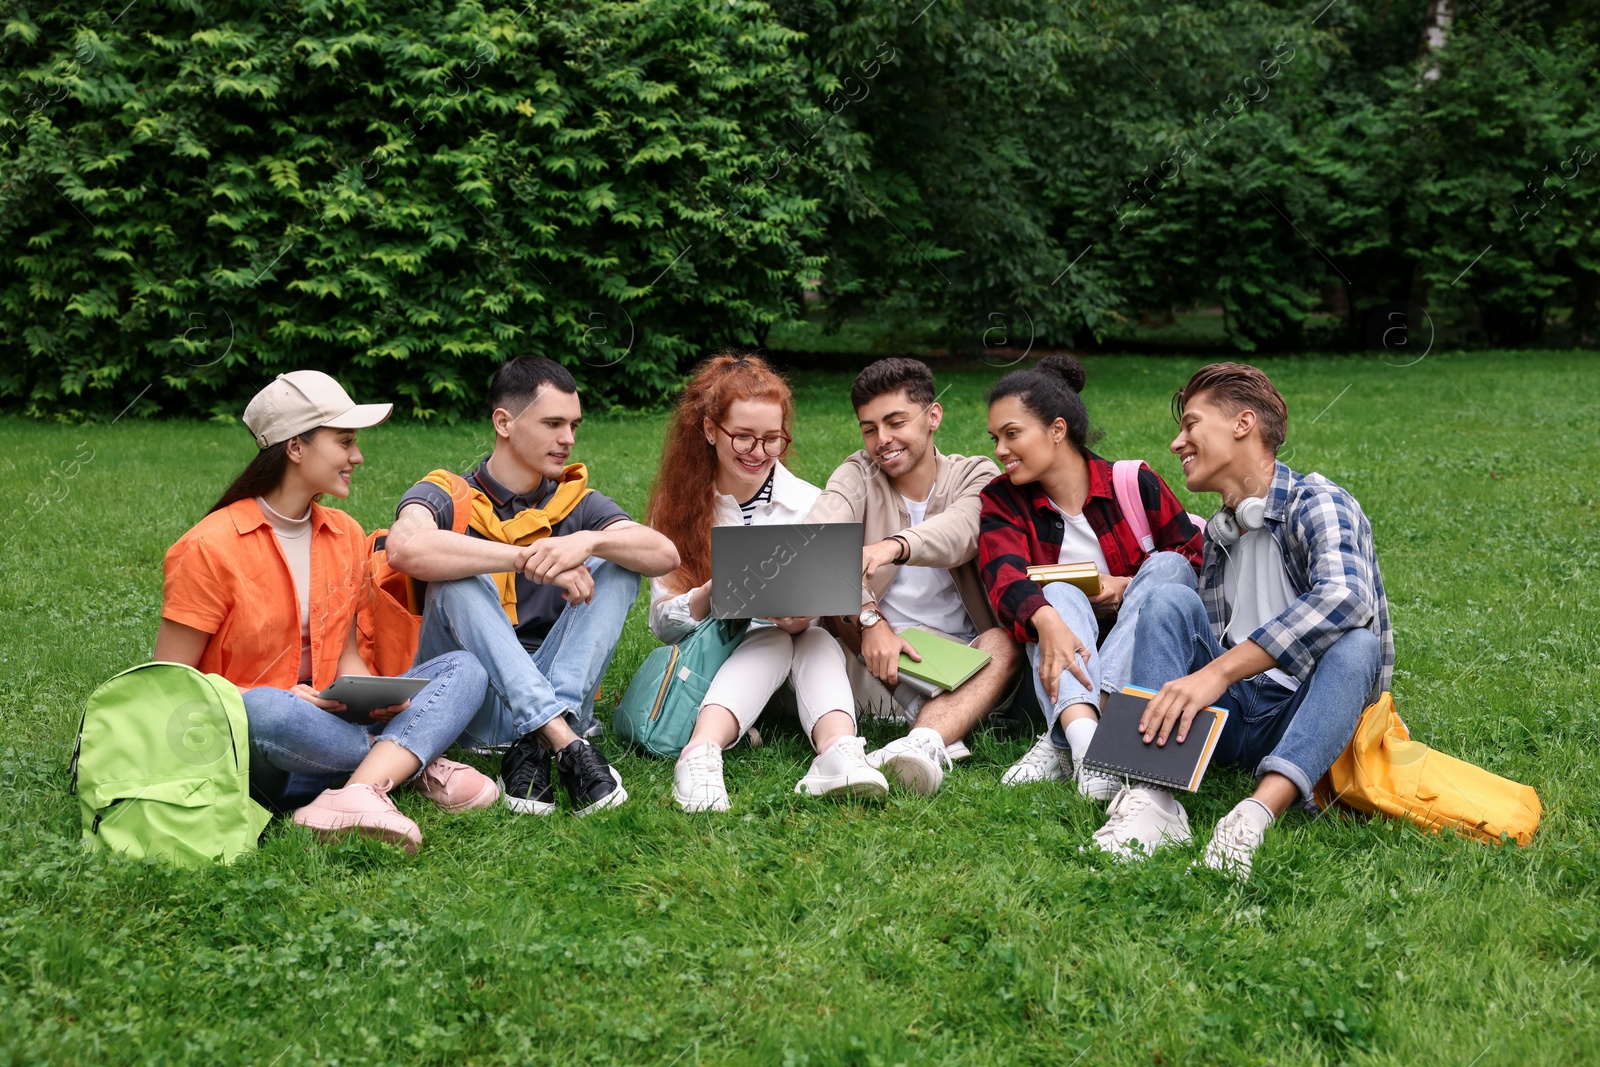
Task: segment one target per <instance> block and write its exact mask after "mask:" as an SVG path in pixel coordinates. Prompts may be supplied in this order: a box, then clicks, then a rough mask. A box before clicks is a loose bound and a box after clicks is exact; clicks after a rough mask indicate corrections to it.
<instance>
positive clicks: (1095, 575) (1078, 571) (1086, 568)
mask: <svg viewBox="0 0 1600 1067" xmlns="http://www.w3.org/2000/svg"><path fill="white" fill-rule="evenodd" d="M1028 577H1029V578H1032V579H1033V580H1034V581H1036V582H1038V583H1039V584H1040V585H1045V584H1047V583H1049V582H1071V583H1072V584H1073V585H1075V586H1077V587H1078V588H1079V589H1082V590H1083V591H1084V593H1085V595H1087V596H1098V595H1099V593H1100V571H1099V570H1098V569H1097V568H1096V567H1095V565H1094V564H1093V563H1090V562H1088V561H1087V560H1085V561H1084V562H1082V563H1052V564H1048V565H1044V564H1041V565H1039V566H1036V567H1029V568H1028Z"/></svg>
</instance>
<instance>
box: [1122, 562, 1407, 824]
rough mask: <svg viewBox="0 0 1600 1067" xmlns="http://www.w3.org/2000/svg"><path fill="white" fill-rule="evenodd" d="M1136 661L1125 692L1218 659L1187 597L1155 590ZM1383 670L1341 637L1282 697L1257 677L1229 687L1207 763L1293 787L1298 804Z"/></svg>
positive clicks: (1374, 644) (1335, 753)
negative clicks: (1274, 777)
mask: <svg viewBox="0 0 1600 1067" xmlns="http://www.w3.org/2000/svg"><path fill="white" fill-rule="evenodd" d="M1135 640H1136V642H1137V644H1138V648H1139V656H1138V659H1137V661H1136V662H1135V664H1134V668H1133V684H1134V685H1137V686H1142V687H1143V688H1145V689H1160V688H1161V687H1162V686H1163V685H1165V684H1166V683H1167V682H1170V681H1172V680H1173V679H1174V678H1181V677H1183V676H1184V675H1186V674H1192V673H1194V672H1195V671H1197V670H1199V669H1200V668H1201V667H1204V666H1205V665H1206V664H1208V663H1210V662H1211V661H1212V660H1214V659H1216V658H1217V657H1218V656H1220V655H1222V652H1223V649H1222V645H1221V644H1220V643H1219V642H1218V641H1217V638H1216V635H1215V634H1214V633H1213V632H1212V630H1211V621H1210V619H1208V618H1207V617H1206V608H1205V605H1204V604H1203V603H1202V602H1201V600H1200V595H1199V594H1198V593H1196V592H1194V591H1193V590H1189V589H1180V588H1177V587H1169V588H1166V589H1161V590H1158V591H1157V592H1156V593H1154V594H1153V595H1152V596H1151V598H1150V600H1149V601H1148V602H1147V603H1146V605H1145V609H1144V611H1143V612H1141V613H1140V616H1139V623H1138V631H1137V634H1136V636H1135ZM1382 666H1383V648H1382V645H1381V642H1379V640H1378V635H1377V634H1374V633H1373V632H1372V631H1370V630H1347V631H1345V633H1344V634H1343V636H1341V637H1340V638H1339V640H1338V641H1336V642H1334V644H1333V646H1332V647H1331V648H1329V649H1328V650H1327V651H1326V652H1324V653H1323V654H1322V658H1321V659H1320V660H1318V661H1317V666H1316V668H1315V670H1313V671H1312V674H1311V677H1310V678H1308V679H1307V680H1306V681H1305V682H1304V683H1302V684H1301V686H1300V688H1299V689H1296V690H1294V691H1293V692H1290V691H1289V690H1288V689H1286V688H1284V687H1283V686H1282V685H1280V684H1278V683H1277V682H1275V681H1273V680H1272V679H1270V678H1268V677H1267V675H1266V674H1264V673H1263V674H1258V675H1256V676H1255V677H1253V678H1246V679H1244V680H1243V681H1239V682H1235V683H1234V684H1233V685H1230V686H1229V687H1228V691H1227V692H1226V693H1225V694H1223V696H1222V697H1221V698H1220V699H1219V700H1218V701H1217V705H1218V706H1219V707H1224V708H1227V709H1228V711H1229V712H1230V714H1229V715H1228V722H1227V724H1226V725H1225V726H1224V727H1223V728H1222V736H1221V738H1219V739H1218V741H1217V751H1216V755H1215V758H1216V759H1219V760H1223V761H1225V762H1228V763H1235V764H1238V765H1240V766H1242V767H1245V768H1246V769H1248V770H1251V771H1252V772H1253V773H1254V774H1255V776H1256V777H1257V778H1260V777H1262V776H1263V775H1266V774H1269V773H1277V774H1281V775H1283V776H1284V777H1285V778H1287V779H1289V781H1291V782H1293V783H1294V786H1295V788H1296V789H1298V790H1299V791H1300V796H1301V797H1302V798H1306V797H1309V796H1310V795H1311V788H1312V786H1314V785H1316V783H1317V779H1319V778H1321V777H1322V776H1323V775H1324V774H1325V773H1327V770H1328V768H1329V767H1331V766H1333V761H1334V760H1336V759H1338V758H1339V753H1341V752H1343V751H1344V749H1345V746H1346V745H1348V744H1349V743H1350V738H1351V737H1352V736H1353V735H1354V734H1355V732H1356V723H1357V722H1358V721H1359V720H1360V718H1361V712H1362V711H1363V710H1365V708H1366V704H1367V694H1368V693H1369V692H1370V691H1371V689H1372V684H1373V682H1375V681H1376V680H1377V678H1378V671H1379V670H1380V669H1381V668H1382Z"/></svg>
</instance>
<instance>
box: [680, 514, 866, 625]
mask: <svg viewBox="0 0 1600 1067" xmlns="http://www.w3.org/2000/svg"><path fill="white" fill-rule="evenodd" d="M863 536H864V533H863V527H862V525H861V523H859V522H821V523H794V524H774V525H771V526H713V527H712V528H711V614H712V615H713V616H715V617H716V618H719V619H771V618H781V617H783V616H786V615H858V614H860V613H861V542H862V537H863Z"/></svg>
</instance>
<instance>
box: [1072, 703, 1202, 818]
mask: <svg viewBox="0 0 1600 1067" xmlns="http://www.w3.org/2000/svg"><path fill="white" fill-rule="evenodd" d="M1153 696H1155V694H1154V693H1152V692H1151V691H1150V690H1148V689H1138V688H1135V687H1134V686H1131V685H1130V686H1127V687H1126V688H1124V689H1123V690H1122V692H1120V693H1111V694H1109V695H1108V696H1107V697H1106V705H1105V707H1104V708H1103V709H1101V712H1100V726H1099V728H1097V729H1096V730H1095V732H1094V740H1092V741H1090V742H1089V751H1087V752H1085V753H1084V754H1083V762H1084V763H1085V764H1086V765H1087V766H1090V767H1094V768H1096V769H1098V770H1102V771H1105V772H1106V773H1108V774H1114V775H1116V776H1117V777H1118V778H1133V779H1136V780H1138V781H1141V782H1149V783H1151V784H1152V785H1159V786H1165V787H1166V788H1168V789H1186V790H1188V791H1190V792H1194V791H1195V790H1196V789H1199V788H1200V779H1202V778H1204V777H1205V773H1206V768H1207V767H1208V766H1210V765H1211V754H1212V753H1213V752H1215V751H1216V749H1217V739H1218V738H1219V737H1221V736H1222V727H1223V726H1224V725H1225V724H1226V723H1227V721H1228V712H1227V710H1226V709H1224V708H1215V707H1212V708H1202V709H1201V710H1200V713H1199V714H1198V715H1196V716H1195V717H1194V722H1192V723H1190V724H1189V735H1188V737H1186V738H1185V739H1184V742H1183V744H1181V745H1180V744H1178V741H1177V737H1178V728H1177V727H1176V726H1174V727H1173V728H1172V733H1171V734H1169V735H1167V743H1166V744H1165V745H1157V744H1156V743H1155V742H1154V741H1151V742H1150V743H1149V744H1145V742H1144V735H1143V734H1141V733H1139V717H1140V716H1141V715H1143V714H1144V706H1145V705H1146V704H1148V703H1149V702H1150V698H1151V697H1153Z"/></svg>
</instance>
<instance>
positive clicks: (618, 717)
mask: <svg viewBox="0 0 1600 1067" xmlns="http://www.w3.org/2000/svg"><path fill="white" fill-rule="evenodd" d="M749 625H750V622H749V620H748V619H707V620H706V621H705V622H703V623H701V624H700V625H699V627H698V628H696V630H695V631H694V633H692V634H690V635H689V636H688V637H685V638H684V639H683V640H682V641H679V642H678V643H677V644H675V645H663V646H661V647H660V648H658V649H656V650H655V651H653V652H651V653H650V654H649V655H648V656H646V657H645V658H644V664H643V665H642V666H641V667H640V668H639V673H637V674H635V675H634V676H633V681H631V682H629V683H628V691H627V692H626V693H623V694H622V700H621V701H619V702H618V703H617V707H616V710H614V711H613V712H612V713H611V728H612V729H613V730H615V731H616V732H617V736H618V737H620V738H622V739H623V740H624V741H627V742H629V743H630V744H633V745H637V746H638V747H639V748H642V749H643V750H644V751H645V752H648V753H649V754H650V755H652V756H660V757H661V758H662V759H677V758H678V754H679V753H680V752H682V751H683V746H684V745H686V744H688V742H689V735H690V734H692V733H693V732H694V721H695V719H696V718H698V717H699V715H700V702H701V701H702V700H704V699H705V698H706V690H707V689H709V688H710V687H711V679H712V678H713V677H715V676H716V673H717V670H718V668H720V667H721V666H722V665H723V664H724V663H726V662H727V661H728V657H729V656H731V655H733V650H734V649H735V648H738V647H739V642H740V641H741V640H743V638H744V632H745V630H746V629H747V628H748V627H749Z"/></svg>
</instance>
